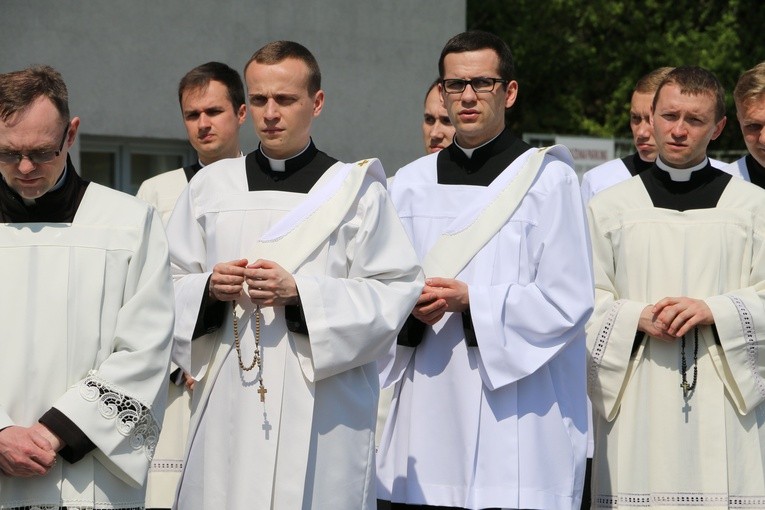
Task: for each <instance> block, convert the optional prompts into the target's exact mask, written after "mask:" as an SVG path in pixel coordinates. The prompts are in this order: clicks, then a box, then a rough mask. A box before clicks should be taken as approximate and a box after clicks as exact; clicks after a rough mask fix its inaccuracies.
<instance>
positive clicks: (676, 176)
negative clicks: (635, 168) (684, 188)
mask: <svg viewBox="0 0 765 510" xmlns="http://www.w3.org/2000/svg"><path fill="white" fill-rule="evenodd" d="M708 163H709V158H706V157H705V158H704V161H702V162H701V163H699V164H698V165H695V166H692V167H690V168H673V167H671V166H669V165H668V164H666V163H665V162H663V161H662V160H661V156H659V157H658V158H656V166H657V167H659V168H661V169H662V170H664V171H665V172H667V173H668V174H669V177H670V179H672V180H673V181H675V182H688V181H690V180H691V174H692V173H693V172H695V171H697V170H701V169H702V168H706V166H707V164H708Z"/></svg>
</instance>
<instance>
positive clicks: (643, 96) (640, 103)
mask: <svg viewBox="0 0 765 510" xmlns="http://www.w3.org/2000/svg"><path fill="white" fill-rule="evenodd" d="M652 102H653V94H651V93H647V92H634V93H633V94H632V99H631V101H630V108H631V109H632V110H633V111H636V112H646V111H648V110H650V109H651V103H652Z"/></svg>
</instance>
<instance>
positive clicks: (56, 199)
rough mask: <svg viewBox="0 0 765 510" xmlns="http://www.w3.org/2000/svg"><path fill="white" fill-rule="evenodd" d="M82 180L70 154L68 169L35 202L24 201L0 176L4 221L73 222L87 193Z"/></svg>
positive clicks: (1, 213) (85, 185)
mask: <svg viewBox="0 0 765 510" xmlns="http://www.w3.org/2000/svg"><path fill="white" fill-rule="evenodd" d="M87 186H88V182H87V181H83V180H82V179H81V178H80V176H79V175H77V172H76V171H75V169H74V165H73V164H72V160H71V158H70V157H69V156H68V155H67V158H66V169H65V171H64V172H62V174H61V177H60V178H59V180H58V181H57V183H56V185H55V186H54V187H53V188H52V189H51V190H50V191H48V192H47V193H45V194H44V195H43V196H41V197H39V198H37V199H35V200H34V203H25V201H24V200H23V199H22V198H21V196H20V195H19V194H18V193H16V192H15V191H14V190H13V189H12V188H11V187H10V186H8V184H7V183H6V182H5V180H4V179H0V218H2V221H3V222H4V223H30V222H43V223H71V222H72V220H74V215H75V213H76V212H77V208H78V207H79V205H80V202H81V201H82V197H83V196H84V195H85V189H86V187H87Z"/></svg>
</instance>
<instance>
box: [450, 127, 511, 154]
mask: <svg viewBox="0 0 765 510" xmlns="http://www.w3.org/2000/svg"><path fill="white" fill-rule="evenodd" d="M503 131H504V130H502V131H500V132H499V133H497V136H495V137H494V138H492V139H491V140H488V141H487V142H485V143H482V144H481V145H479V146H478V147H473V148H472V149H466V148H465V147H463V146H461V145H460V144H459V141H458V140H457V137H456V136H455V137H454V141H453V144H454V145H456V146H457V147H459V148H460V150H461V151H462V152H464V153H465V156H467V157H468V158H472V157H473V153H474V152H475V151H477V150H478V149H480V148H481V147H486V146H487V145H489V144H490V143H491V142H493V141H494V140H496V139H497V138H499V135H501V134H502V133H503Z"/></svg>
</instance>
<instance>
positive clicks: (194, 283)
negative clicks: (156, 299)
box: [168, 158, 422, 510]
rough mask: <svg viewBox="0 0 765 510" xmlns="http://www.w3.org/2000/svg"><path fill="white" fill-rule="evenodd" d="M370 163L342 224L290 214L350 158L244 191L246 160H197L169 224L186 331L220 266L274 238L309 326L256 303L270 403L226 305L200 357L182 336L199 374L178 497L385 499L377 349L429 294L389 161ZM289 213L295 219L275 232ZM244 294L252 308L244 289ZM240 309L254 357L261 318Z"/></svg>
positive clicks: (187, 364) (339, 505) (368, 502)
mask: <svg viewBox="0 0 765 510" xmlns="http://www.w3.org/2000/svg"><path fill="white" fill-rule="evenodd" d="M364 163H366V162H364ZM374 165H377V166H376V167H375V166H374ZM359 166H363V165H362V164H361V163H360V164H359ZM368 168H369V171H367V173H365V174H364V175H363V178H362V180H361V181H360V183H361V185H360V187H359V189H358V191H357V192H355V194H354V196H352V197H351V201H350V202H349V205H350V206H349V207H346V209H345V212H344V213H342V215H341V216H340V221H338V222H336V223H332V220H329V218H330V217H331V214H326V211H323V210H322V209H321V208H319V209H317V210H311V209H310V207H309V208H308V212H307V213H306V218H304V220H305V221H304V222H302V223H301V221H300V218H293V216H294V214H293V213H294V212H295V211H300V210H301V207H303V206H306V205H307V204H310V203H311V202H310V201H311V200H313V201H314V202H315V201H316V197H317V196H319V197H321V196H322V195H321V192H322V190H325V189H326V188H331V187H332V183H333V182H335V181H338V179H336V177H337V176H338V175H339V173H338V172H342V171H343V170H344V169H347V167H345V166H343V165H342V164H339V165H335V166H333V167H332V168H330V169H329V170H327V172H326V173H325V174H324V176H323V177H322V178H321V179H320V180H319V182H318V183H317V184H316V185H315V186H314V189H313V190H312V191H311V193H309V194H307V195H306V194H302V193H287V192H279V191H248V185H247V177H246V172H245V158H239V159H234V160H226V161H222V162H218V163H215V164H212V165H210V166H209V167H206V168H205V169H203V170H202V171H200V173H199V174H197V175H196V176H195V177H194V179H193V180H192V182H191V183H190V185H189V187H188V189H187V191H186V192H184V194H183V195H182V196H181V197H180V199H179V201H178V206H177V207H176V210H175V211H174V213H173V216H172V218H171V220H170V223H169V225H168V233H169V237H170V243H171V251H172V256H171V258H172V264H173V271H174V275H175V278H176V296H177V298H178V306H179V316H178V318H177V321H176V340H177V341H179V343H181V344H183V342H187V343H188V341H189V340H190V338H191V333H192V331H193V330H194V326H195V323H196V319H197V315H198V309H199V304H200V301H201V298H202V295H203V293H204V292H207V288H206V284H207V280H208V277H209V276H210V274H211V270H212V268H213V266H214V265H215V264H216V263H218V262H223V261H230V260H236V259H239V258H247V259H248V260H249V261H250V262H254V261H255V260H256V259H258V258H260V257H261V256H264V255H266V252H259V251H258V249H259V247H260V248H261V249H263V250H268V252H267V254H268V257H263V258H270V259H271V260H274V261H275V262H277V263H280V260H281V261H282V262H281V263H284V262H283V261H284V260H290V261H291V262H290V263H288V264H286V265H287V266H289V265H292V264H296V265H297V267H296V269H295V270H294V272H293V275H294V278H295V281H296V283H297V287H298V291H299V293H300V299H301V303H302V308H303V312H304V314H305V319H306V324H307V326H308V330H309V335H307V336H306V335H302V334H298V333H292V332H288V330H287V328H286V324H285V318H284V308H283V307H266V308H262V309H261V310H260V312H256V313H259V314H260V317H261V320H262V326H261V335H262V339H261V349H262V353H263V384H264V386H265V387H266V389H267V393H266V395H265V402H261V400H260V398H259V394H258V393H257V389H258V384H257V380H258V370H257V369H255V370H253V371H251V372H243V371H241V370H240V368H239V365H238V362H237V354H236V351H235V349H233V347H232V346H233V329H232V319H231V315H230V314H231V309H230V308H229V311H228V312H227V318H226V320H225V323H224V325H223V326H222V327H221V328H220V329H219V330H218V331H217V332H215V333H213V334H210V335H206V336H203V337H201V338H199V339H197V340H195V341H194V342H193V343H192V344H191V353H190V356H189V354H188V353H187V352H186V351H185V350H184V347H183V345H181V346H180V348H179V349H178V351H177V352H176V361H177V362H179V364H180V365H181V366H183V367H184V368H185V369H187V371H189V372H190V373H192V374H193V375H194V376H195V377H196V378H197V379H198V380H199V382H198V383H197V386H196V387H195V390H194V394H193V402H192V423H191V432H190V437H189V445H188V453H187V458H186V464H185V466H184V474H183V477H182V481H181V486H180V490H179V499H178V502H177V504H178V508H180V509H183V510H189V509H203V508H204V509H212V508H227V509H233V510H236V509H261V508H262V509H266V508H279V509H281V508H285V509H286V508H295V509H298V508H304V509H324V508H326V509H340V510H342V509H348V510H358V509H370V510H371V509H373V508H375V491H374V424H375V416H376V413H377V398H378V392H379V386H378V380H377V370H376V364H375V360H376V359H377V358H378V357H379V356H380V355H381V354H382V353H383V352H385V351H387V350H388V349H389V348H390V346H391V344H392V342H393V341H394V339H395V334H396V332H397V331H398V329H399V328H400V327H401V324H402V323H403V321H404V319H405V318H406V316H407V314H408V313H409V311H410V310H411V308H412V306H413V305H414V302H415V301H416V299H417V297H418V296H419V292H420V290H421V288H422V275H421V270H420V269H419V266H418V264H417V257H416V255H415V254H414V251H413V250H412V248H411V246H410V245H408V240H407V237H406V234H405V233H404V231H403V229H402V227H401V223H400V222H399V220H398V217H397V216H396V212H395V210H394V209H393V206H392V204H391V203H390V200H389V199H388V197H387V193H386V191H385V186H384V173H382V167H380V166H379V163H374V164H373V165H372V166H371V167H368ZM371 169H375V170H376V172H372V171H371ZM354 171H356V170H354ZM345 181H346V180H345V179H340V180H339V181H338V182H336V184H340V185H342V184H343V183H344V182H345ZM315 192H316V193H315ZM334 196H335V195H333V194H331V193H329V194H328V196H326V197H324V198H326V199H327V200H328V201H329V200H331V199H333V197H334ZM312 197H313V198H312ZM319 203H321V200H319ZM320 205H321V204H320ZM329 212H330V213H332V211H329ZM335 212H337V210H335ZM290 218H291V219H294V220H296V221H295V222H292V223H290V222H287V223H288V225H287V228H286V229H285V230H284V231H283V232H281V233H276V234H274V232H273V228H274V227H276V226H278V225H282V224H283V223H284V222H285V221H287V220H288V219H290ZM311 222H315V223H314V225H316V226H317V228H309V229H308V230H309V232H303V233H301V235H304V234H305V242H304V243H300V242H298V243H297V245H295V246H296V247H297V248H298V250H293V249H289V251H287V250H288V246H287V247H285V249H284V250H283V252H282V253H281V254H280V253H279V248H278V246H279V243H280V238H281V237H284V238H289V236H290V235H292V234H294V231H293V230H291V227H290V225H292V227H295V228H297V229H298V230H297V232H300V230H299V229H301V228H303V227H304V226H305V225H304V224H308V225H311V224H312V223H311ZM327 222H330V223H332V224H330V223H327ZM295 225H296V226H295ZM322 229H327V236H326V237H324V235H323V234H319V233H318V232H319V231H320V230H322ZM266 234H268V235H266ZM316 235H318V236H319V238H315V239H314V238H313V237H312V236H316ZM269 236H270V237H269ZM264 238H267V239H264ZM271 242H273V243H275V244H274V245H273V246H271V245H270V244H269V243H271ZM311 242H313V243H315V246H316V249H314V250H312V251H311V252H310V253H306V254H305V259H304V260H299V261H296V259H295V253H294V252H295V251H299V249H300V248H305V246H301V245H303V244H305V243H311ZM300 258H303V257H298V259H300ZM240 304H242V305H243V306H245V307H247V300H246V299H242V300H240ZM237 308H238V307H237ZM250 308H251V307H250ZM244 317H245V319H247V318H248V319H247V320H243V321H242V322H240V324H239V330H240V333H241V339H242V341H241V346H242V357H243V360H244V362H245V363H249V362H250V360H251V359H252V355H253V352H254V349H255V339H254V328H255V323H256V320H255V315H249V314H245V315H244ZM211 354H212V356H213V357H212V359H211V358H210V355H211Z"/></svg>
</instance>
